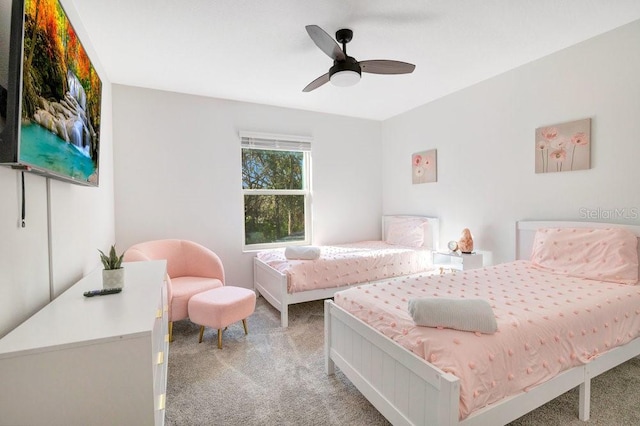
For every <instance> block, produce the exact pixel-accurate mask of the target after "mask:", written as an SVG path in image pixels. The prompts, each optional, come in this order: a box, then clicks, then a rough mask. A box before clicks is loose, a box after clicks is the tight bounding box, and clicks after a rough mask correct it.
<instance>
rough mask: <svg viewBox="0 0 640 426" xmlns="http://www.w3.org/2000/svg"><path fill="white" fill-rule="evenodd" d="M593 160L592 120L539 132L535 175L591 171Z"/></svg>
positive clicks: (549, 127) (557, 126)
mask: <svg viewBox="0 0 640 426" xmlns="http://www.w3.org/2000/svg"><path fill="white" fill-rule="evenodd" d="M590 159H591V119H590V118H585V119H583V120H577V121H571V122H568V123H562V124H554V125H551V126H545V127H539V128H537V129H536V159H535V167H536V173H552V172H570V171H573V170H585V169H589V168H590V164H591V160H590Z"/></svg>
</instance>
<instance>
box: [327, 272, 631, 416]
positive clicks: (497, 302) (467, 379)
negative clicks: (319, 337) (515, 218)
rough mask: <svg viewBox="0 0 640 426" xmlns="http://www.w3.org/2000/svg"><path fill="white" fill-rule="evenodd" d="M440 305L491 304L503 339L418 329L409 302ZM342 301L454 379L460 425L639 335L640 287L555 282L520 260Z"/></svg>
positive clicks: (344, 294) (345, 294)
mask: <svg viewBox="0 0 640 426" xmlns="http://www.w3.org/2000/svg"><path fill="white" fill-rule="evenodd" d="M434 296H435V297H448V298H467V299H472V298H481V299H485V300H488V301H489V303H490V304H491V305H492V308H493V312H494V315H495V317H496V321H497V323H498V332H497V333H495V334H492V335H488V334H480V333H474V332H467V331H457V330H452V329H445V328H431V327H420V326H416V325H415V323H414V322H413V320H412V318H411V316H410V315H409V313H408V310H407V302H408V300H409V299H412V298H419V297H434ZM335 302H336V304H338V305H339V306H341V307H342V308H344V309H346V310H347V311H349V312H351V313H352V314H354V315H355V316H356V317H358V318H359V319H361V320H362V321H364V322H366V323H368V324H369V325H371V326H372V327H374V328H376V329H378V330H379V331H380V332H382V333H383V334H384V335H385V336H387V337H389V338H391V339H392V340H394V341H396V342H397V343H398V344H400V345H402V346H404V347H405V348H407V349H408V350H410V351H412V352H414V353H415V354H417V355H418V356H420V357H422V358H424V359H426V360H427V361H429V362H430V363H432V364H434V365H435V366H437V367H438V368H440V369H441V370H443V371H445V372H449V373H452V374H454V375H455V376H457V377H458V378H459V379H460V384H461V388H460V418H461V419H462V418H466V417H467V416H468V415H469V414H470V413H472V412H473V411H474V410H476V409H478V408H481V407H484V406H485V405H487V404H491V403H492V402H496V401H498V400H500V399H502V398H504V397H506V396H509V395H514V394H517V393H520V392H521V391H526V390H527V389H528V388H530V387H532V386H534V385H536V384H539V383H542V382H544V381H546V380H548V379H550V378H552V377H554V376H555V375H557V374H558V373H559V372H561V371H563V370H566V369H569V368H571V367H573V366H577V365H580V364H584V363H587V362H589V360H591V359H593V358H595V357H597V356H599V355H600V354H601V353H603V352H606V351H607V350H609V349H611V348H613V347H615V346H619V345H623V344H625V343H627V342H629V341H631V340H633V339H634V338H636V337H638V336H640V286H632V285H623V284H614V283H609V282H602V281H594V280H589V279H585V278H573V277H568V276H563V275H557V274H553V273H550V272H545V271H542V270H540V269H536V268H535V267H534V266H532V264H531V263H530V262H528V261H523V260H519V261H515V262H511V263H506V264H501V265H497V266H494V267H491V268H485V269H475V270H470V271H465V272H458V273H454V274H445V275H432V276H426V275H425V276H419V277H415V276H414V277H406V278H396V279H392V280H389V281H388V282H384V283H376V284H370V285H362V286H356V287H353V288H351V289H348V290H344V291H341V292H338V293H336V295H335Z"/></svg>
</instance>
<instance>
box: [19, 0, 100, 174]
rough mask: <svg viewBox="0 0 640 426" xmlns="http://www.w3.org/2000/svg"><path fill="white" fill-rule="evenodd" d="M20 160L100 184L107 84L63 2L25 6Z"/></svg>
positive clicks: (45, 0)
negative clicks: (99, 172)
mask: <svg viewBox="0 0 640 426" xmlns="http://www.w3.org/2000/svg"><path fill="white" fill-rule="evenodd" d="M22 67H23V70H22V71H23V75H22V102H21V105H22V107H21V124H20V155H19V162H20V163H22V164H25V165H28V166H31V167H34V168H41V169H44V170H46V171H47V172H48V173H52V174H53V175H57V176H60V177H63V178H66V179H69V180H72V181H76V182H78V183H84V184H87V185H97V184H98V159H99V142H100V109H101V97H102V82H101V80H100V77H99V76H98V74H97V73H96V70H95V69H94V67H93V64H92V63H91V61H90V59H89V57H88V56H87V53H86V52H85V49H84V47H83V46H82V43H81V42H80V40H79V39H78V36H77V34H76V32H75V30H74V28H73V26H72V25H71V23H70V22H69V19H68V18H67V15H66V13H65V11H64V9H63V8H62V5H61V4H60V2H59V1H58V0H26V1H25V2H24V51H23V65H22Z"/></svg>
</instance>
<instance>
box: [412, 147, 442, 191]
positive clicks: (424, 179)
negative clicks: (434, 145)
mask: <svg viewBox="0 0 640 426" xmlns="http://www.w3.org/2000/svg"><path fill="white" fill-rule="evenodd" d="M436 160H437V157H436V150H435V149H430V150H429V151H422V152H416V153H415V154H413V155H412V156H411V177H412V182H413V183H414V184H417V183H429V182H437V181H438V173H437V161H436Z"/></svg>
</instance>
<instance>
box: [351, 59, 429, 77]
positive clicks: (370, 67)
mask: <svg viewBox="0 0 640 426" xmlns="http://www.w3.org/2000/svg"><path fill="white" fill-rule="evenodd" d="M360 68H361V69H362V72H368V73H371V74H410V73H412V72H413V70H414V69H416V66H415V65H413V64H409V63H407V62H400V61H389V60H386V59H374V60H372V61H361V62H360Z"/></svg>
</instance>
